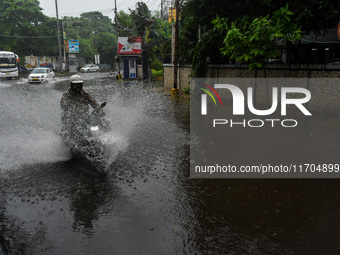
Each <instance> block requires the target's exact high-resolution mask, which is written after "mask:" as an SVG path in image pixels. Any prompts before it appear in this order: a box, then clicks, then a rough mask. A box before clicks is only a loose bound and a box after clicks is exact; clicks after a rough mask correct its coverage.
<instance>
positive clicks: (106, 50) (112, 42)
mask: <svg viewBox="0 0 340 255" xmlns="http://www.w3.org/2000/svg"><path fill="white" fill-rule="evenodd" d="M97 49H98V53H99V55H100V56H101V57H100V58H101V62H102V63H107V64H109V63H110V64H112V65H113V62H114V57H115V55H117V38H116V36H115V35H113V34H112V33H109V32H102V33H100V34H99V35H98V40H97Z"/></svg>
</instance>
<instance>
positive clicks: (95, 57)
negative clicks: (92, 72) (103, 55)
mask: <svg viewBox="0 0 340 255" xmlns="http://www.w3.org/2000/svg"><path fill="white" fill-rule="evenodd" d="M94 63H95V64H96V65H98V64H100V58H99V55H94Z"/></svg>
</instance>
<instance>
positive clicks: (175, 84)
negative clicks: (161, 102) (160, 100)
mask: <svg viewBox="0 0 340 255" xmlns="http://www.w3.org/2000/svg"><path fill="white" fill-rule="evenodd" d="M175 8H176V21H175V22H176V23H175V52H174V86H173V88H172V89H171V96H172V97H178V96H179V90H178V88H177V72H178V28H179V24H178V23H179V0H175Z"/></svg>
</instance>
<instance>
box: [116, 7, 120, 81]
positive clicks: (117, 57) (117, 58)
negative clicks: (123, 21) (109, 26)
mask: <svg viewBox="0 0 340 255" xmlns="http://www.w3.org/2000/svg"><path fill="white" fill-rule="evenodd" d="M115 26H116V36H117V55H116V60H117V64H118V75H120V63H119V56H118V50H119V44H118V19H117V0H115Z"/></svg>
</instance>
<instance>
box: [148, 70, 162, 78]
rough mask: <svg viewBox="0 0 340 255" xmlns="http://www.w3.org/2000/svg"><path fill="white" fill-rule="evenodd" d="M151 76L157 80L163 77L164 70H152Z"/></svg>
mask: <svg viewBox="0 0 340 255" xmlns="http://www.w3.org/2000/svg"><path fill="white" fill-rule="evenodd" d="M151 76H152V78H157V77H161V76H163V69H162V70H155V69H151Z"/></svg>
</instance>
